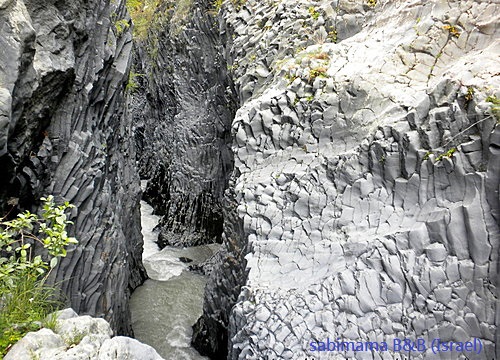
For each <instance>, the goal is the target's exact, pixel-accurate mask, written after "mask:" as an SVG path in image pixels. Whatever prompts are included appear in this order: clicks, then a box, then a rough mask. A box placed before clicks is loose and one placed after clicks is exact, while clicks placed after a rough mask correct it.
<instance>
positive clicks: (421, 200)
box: [205, 0, 500, 360]
mask: <svg viewBox="0 0 500 360" xmlns="http://www.w3.org/2000/svg"><path fill="white" fill-rule="evenodd" d="M498 14H500V8H499V5H498V4H496V2H495V1H480V2H479V1H450V2H442V1H413V2H407V1H384V0H378V1H361V0H357V1H315V2H313V1H310V2H309V1H292V0H284V1H278V2H276V1H268V2H262V1H254V0H248V1H246V2H233V4H227V6H224V7H223V9H222V14H221V16H222V17H223V18H224V19H225V22H224V21H223V26H222V31H223V32H225V31H227V32H229V35H228V37H227V38H228V39H231V40H228V41H230V43H229V44H228V49H227V50H228V53H229V56H228V64H229V66H230V68H231V70H232V72H233V76H234V79H235V84H236V88H237V92H238V96H239V99H240V104H241V107H240V108H239V110H238V111H237V113H236V117H235V119H234V121H233V136H234V143H233V152H234V155H235V173H234V181H235V184H234V185H235V193H236V201H237V204H238V213H239V217H240V218H241V219H242V220H243V231H244V237H245V239H248V247H247V250H248V252H249V253H248V254H247V255H246V257H245V258H246V260H247V261H248V266H247V270H248V271H249V273H248V280H247V281H246V283H245V284H244V287H243V289H242V291H241V293H240V295H239V299H238V302H237V304H236V306H235V307H234V308H233V309H232V311H231V316H230V329H229V331H230V333H229V358H230V359H247V360H248V359H263V358H267V359H304V358H305V357H306V356H307V357H308V358H318V359H323V358H325V359H326V358H328V356H329V354H328V353H318V352H311V351H310V345H309V344H310V342H311V341H326V339H327V338H328V337H330V338H333V339H336V338H338V337H340V338H341V339H343V340H346V341H379V342H380V341H386V342H388V343H391V342H392V340H393V339H394V338H401V339H402V338H410V339H416V338H422V339H425V341H427V342H428V343H430V341H432V340H433V339H435V338H441V339H442V340H443V341H468V340H470V339H475V338H477V339H480V340H481V342H482V344H483V345H484V348H483V350H482V352H481V354H480V355H478V358H481V359H491V358H495V357H499V356H500V354H499V348H498V346H499V345H498V330H497V326H498V321H499V319H500V316H499V309H498V307H497V303H498V292H497V286H498V283H497V282H498V245H499V240H500V239H499V237H500V235H499V234H500V229H499V220H500V219H499V210H500V208H499V174H500V168H499V163H500V160H499V151H498V149H499V139H500V135H499V134H500V133H499V130H498V121H499V118H498V108H496V110H495V105H494V104H493V103H494V102H495V101H498V98H499V96H500V93H499V90H498V89H499V84H500V81H499V77H498V74H499V69H500V64H499V61H498V58H499V57H498V56H499V52H500V49H499V42H498V35H499V30H498V26H497V24H498V21H499V18H498ZM495 99H496V100H495ZM243 248H244V247H243ZM217 289H218V288H217V286H215V288H214V287H212V288H210V290H207V302H208V305H207V306H206V307H205V317H206V318H211V319H213V320H214V319H215V320H219V324H224V315H221V309H223V308H218V309H216V308H214V307H210V306H209V305H210V304H214V303H215V302H214V301H213V300H211V299H212V298H214V297H215V298H217V299H218V300H217V301H218V302H219V303H220V302H221V300H220V299H221V298H224V294H225V291H224V290H220V293H219V294H218V295H214V292H216V291H217ZM219 289H220V287H219ZM226 293H227V292H226ZM226 296H227V295H226ZM228 298H229V296H228ZM215 320H214V321H215ZM223 326H224V325H222V327H223ZM207 336H208V337H209V338H210V335H207ZM212 341H213V342H216V341H217V340H216V339H215V338H214V336H212ZM495 344H497V345H495ZM335 356H339V358H345V357H347V358H356V359H372V358H375V359H380V358H384V359H390V358H394V357H395V356H398V355H397V354H396V353H394V352H393V351H392V349H390V350H389V351H388V352H385V353H376V354H375V353H373V354H372V353H371V352H368V353H363V352H358V353H354V352H346V353H341V354H339V353H336V354H335ZM444 356H451V357H450V359H451V358H465V355H464V354H456V353H455V354H445V355H444ZM413 357H414V358H428V359H430V358H435V355H434V354H432V352H431V350H430V349H429V350H427V351H424V352H421V353H414V354H412V358H413Z"/></svg>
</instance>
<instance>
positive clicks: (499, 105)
mask: <svg viewBox="0 0 500 360" xmlns="http://www.w3.org/2000/svg"><path fill="white" fill-rule="evenodd" d="M486 102H489V103H490V104H491V112H492V113H493V116H495V118H496V119H497V121H500V99H499V98H497V97H496V96H495V95H490V96H488V97H487V98H486Z"/></svg>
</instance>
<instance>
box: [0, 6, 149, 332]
mask: <svg viewBox="0 0 500 360" xmlns="http://www.w3.org/2000/svg"><path fill="white" fill-rule="evenodd" d="M118 18H120V19H121V18H123V19H128V15H127V13H126V9H125V6H124V2H123V1H95V0H91V1H85V2H80V1H72V0H63V1H58V2H50V1H49V2H47V1H38V0H29V1H28V0H27V1H23V0H11V1H0V48H1V49H2V51H0V169H1V170H0V171H1V176H0V212H1V213H2V214H4V213H6V212H7V211H9V210H10V209H11V207H12V206H13V205H16V204H17V208H16V209H14V210H13V211H12V212H11V214H13V213H15V212H16V211H17V210H20V209H31V210H36V208H37V206H38V205H39V203H38V202H37V199H39V198H40V197H41V196H43V195H48V194H53V195H54V196H55V198H56V201H63V200H67V201H69V202H70V203H72V204H74V205H75V206H76V207H75V208H74V209H73V211H72V213H71V216H70V219H71V220H72V221H73V222H74V226H72V227H71V229H70V232H71V233H72V234H71V235H74V236H75V237H76V238H77V239H78V241H79V244H78V245H77V246H74V247H72V248H71V249H69V252H68V256H67V257H66V258H64V259H62V261H60V264H59V266H58V267H57V268H56V269H55V270H54V271H53V273H52V281H54V282H57V283H60V284H61V285H62V288H63V291H64V292H65V293H66V294H67V296H68V299H69V302H70V304H71V306H72V307H73V308H74V309H76V310H77V311H78V312H79V313H81V314H91V315H97V316H103V317H105V318H106V320H108V321H109V322H110V324H111V327H112V328H113V330H114V331H116V332H117V333H121V334H127V333H130V332H131V326H130V324H129V310H128V295H129V293H130V291H131V290H132V289H133V288H135V287H136V286H138V285H139V284H140V283H141V282H142V280H143V278H144V277H145V272H144V270H143V268H142V264H141V262H140V259H141V252H142V236H141V234H140V214H139V197H140V187H139V178H138V175H137V174H136V171H135V149H134V147H133V144H132V141H129V140H130V139H132V138H133V135H132V133H131V124H130V119H128V117H127V116H126V112H125V110H126V108H125V99H124V88H125V85H126V82H127V77H128V75H127V73H128V69H129V63H130V54H131V48H132V37H131V33H130V30H129V29H126V31H123V32H121V33H119V32H118V31H117V30H116V28H115V26H114V21H116V19H118Z"/></svg>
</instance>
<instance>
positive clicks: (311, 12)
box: [307, 6, 321, 20]
mask: <svg viewBox="0 0 500 360" xmlns="http://www.w3.org/2000/svg"><path fill="white" fill-rule="evenodd" d="M307 11H309V15H311V17H312V18H313V19H314V20H318V19H319V16H320V15H321V14H320V12H319V11H318V10H316V8H315V7H314V6H310V7H309V8H308V9H307Z"/></svg>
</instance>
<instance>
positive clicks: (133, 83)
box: [125, 71, 144, 93]
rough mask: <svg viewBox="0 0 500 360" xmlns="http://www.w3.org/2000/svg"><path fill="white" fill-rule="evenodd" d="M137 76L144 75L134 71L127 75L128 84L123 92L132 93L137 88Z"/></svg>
mask: <svg viewBox="0 0 500 360" xmlns="http://www.w3.org/2000/svg"><path fill="white" fill-rule="evenodd" d="M139 76H144V74H139V73H136V72H134V71H130V72H129V73H128V82H127V86H126V87H125V90H126V91H127V92H129V93H133V92H134V91H136V90H137V89H138V88H139V83H138V82H137V78H138V77H139Z"/></svg>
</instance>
